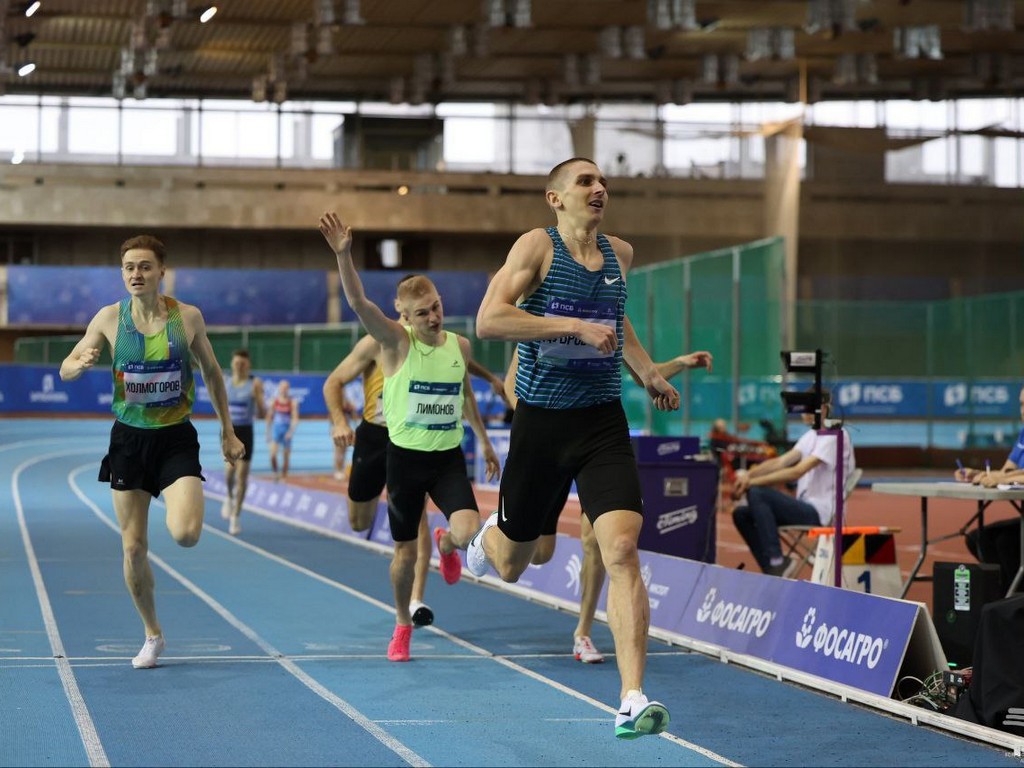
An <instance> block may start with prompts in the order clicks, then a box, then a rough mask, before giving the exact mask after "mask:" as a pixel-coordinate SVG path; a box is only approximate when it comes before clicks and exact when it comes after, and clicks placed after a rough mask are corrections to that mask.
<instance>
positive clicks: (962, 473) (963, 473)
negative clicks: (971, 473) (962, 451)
mask: <svg viewBox="0 0 1024 768" xmlns="http://www.w3.org/2000/svg"><path fill="white" fill-rule="evenodd" d="M956 476H957V477H959V478H960V479H961V480H966V479H967V470H965V469H964V465H963V462H961V461H960V459H957V460H956Z"/></svg>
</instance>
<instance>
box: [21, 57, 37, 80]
mask: <svg viewBox="0 0 1024 768" xmlns="http://www.w3.org/2000/svg"><path fill="white" fill-rule="evenodd" d="M35 71H36V65H35V62H33V61H26V62H25V63H24V64H21V65H19V66H18V77H28V76H29V75H31V74H32V73H33V72H35Z"/></svg>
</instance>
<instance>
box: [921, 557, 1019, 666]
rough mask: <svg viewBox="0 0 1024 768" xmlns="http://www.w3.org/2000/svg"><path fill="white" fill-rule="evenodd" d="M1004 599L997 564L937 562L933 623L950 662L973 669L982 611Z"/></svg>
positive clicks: (934, 576)
mask: <svg viewBox="0 0 1024 768" xmlns="http://www.w3.org/2000/svg"><path fill="white" fill-rule="evenodd" d="M1001 597H1002V594H1001V592H1000V590H999V566H998V565H991V564H989V563H943V562H937V563H935V568H934V569H933V571H932V621H933V622H934V623H935V632H936V633H937V634H938V636H939V642H941V643H942V650H944V651H945V652H946V659H947V661H949V662H951V663H955V664H956V665H957V666H959V667H969V666H971V664H972V663H973V660H974V640H975V637H976V635H977V634H978V624H979V622H980V620H981V609H982V607H983V606H984V605H985V604H986V603H990V602H992V601H993V600H998V599H1000V598H1001Z"/></svg>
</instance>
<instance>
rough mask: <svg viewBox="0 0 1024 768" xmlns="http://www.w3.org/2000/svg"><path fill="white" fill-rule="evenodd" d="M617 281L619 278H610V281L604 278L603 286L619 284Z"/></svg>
mask: <svg viewBox="0 0 1024 768" xmlns="http://www.w3.org/2000/svg"><path fill="white" fill-rule="evenodd" d="M619 279H620V278H619V277H613V278H612V279H611V280H609V279H608V278H607V277H606V278H605V279H604V284H605V285H611V284H613V283H617V282H619Z"/></svg>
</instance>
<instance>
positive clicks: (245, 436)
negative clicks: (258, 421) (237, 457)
mask: <svg viewBox="0 0 1024 768" xmlns="http://www.w3.org/2000/svg"><path fill="white" fill-rule="evenodd" d="M232 426H233V427H234V429H235V437H237V438H238V439H239V440H241V441H242V445H244V446H245V453H244V454H242V459H241V460H242V461H252V446H253V431H252V424H233V425H232Z"/></svg>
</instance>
